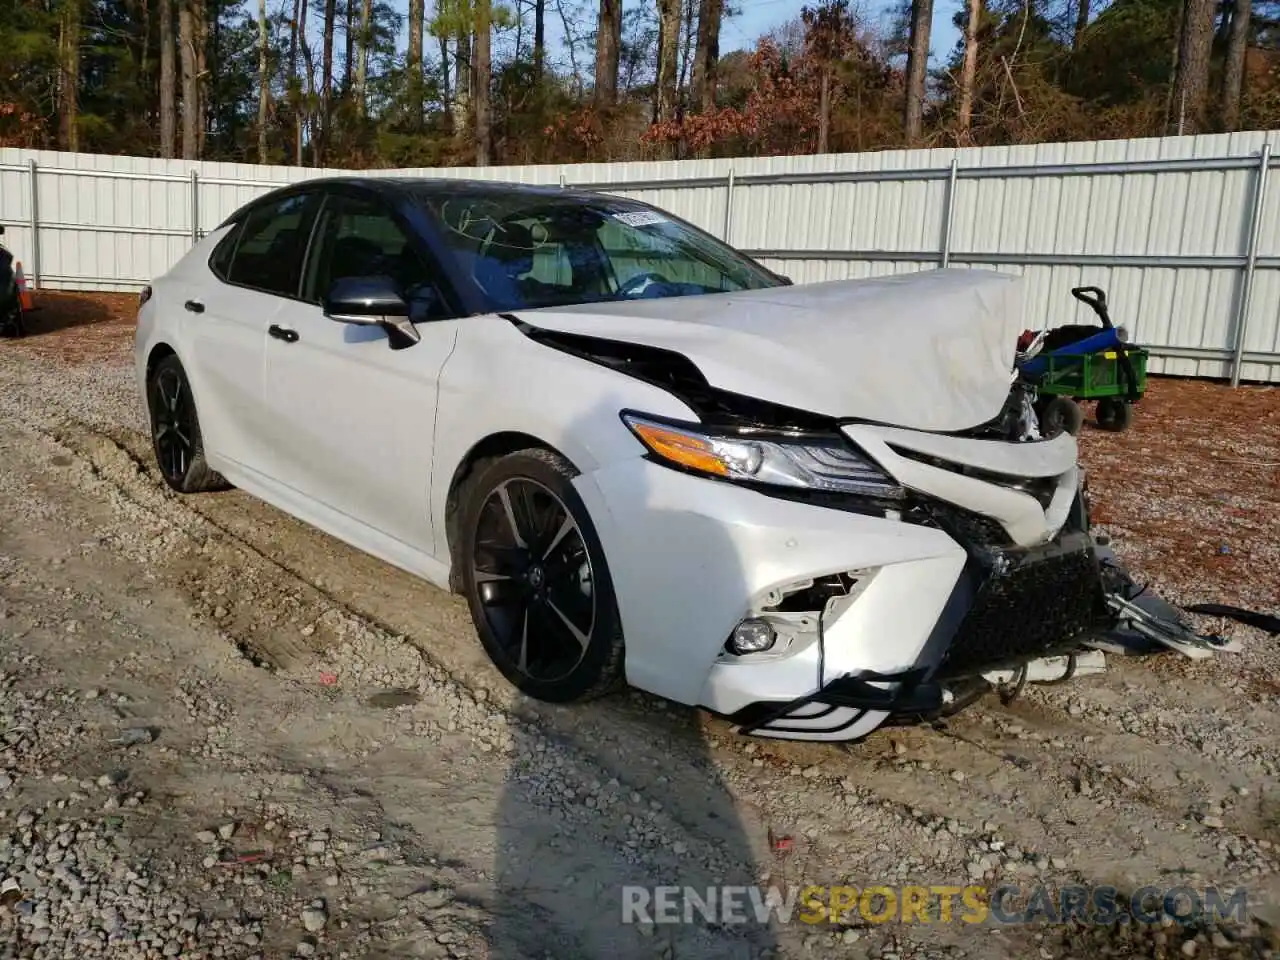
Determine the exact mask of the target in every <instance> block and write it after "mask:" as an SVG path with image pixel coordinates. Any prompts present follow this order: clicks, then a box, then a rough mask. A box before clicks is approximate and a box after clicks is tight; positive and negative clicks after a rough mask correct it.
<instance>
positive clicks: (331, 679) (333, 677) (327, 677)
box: [320, 670, 338, 687]
mask: <svg viewBox="0 0 1280 960" xmlns="http://www.w3.org/2000/svg"><path fill="white" fill-rule="evenodd" d="M320 682H321V683H323V684H324V685H325V686H326V687H332V686H333V685H334V684H335V683H337V682H338V675H337V674H336V673H328V672H326V671H324V670H321V671H320Z"/></svg>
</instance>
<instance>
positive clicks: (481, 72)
mask: <svg viewBox="0 0 1280 960" xmlns="http://www.w3.org/2000/svg"><path fill="white" fill-rule="evenodd" d="M492 18H493V14H492V11H491V10H490V8H489V0H476V40H475V56H474V58H473V62H474V64H475V69H474V71H473V73H472V80H471V100H472V103H473V104H474V105H475V116H476V166H477V167H487V166H489V156H490V153H491V152H492V146H493V143H492V140H493V128H492V123H491V117H490V113H489V85H490V84H489V81H490V76H489V68H490V63H489V44H490V38H491V35H492V32H493V23H492Z"/></svg>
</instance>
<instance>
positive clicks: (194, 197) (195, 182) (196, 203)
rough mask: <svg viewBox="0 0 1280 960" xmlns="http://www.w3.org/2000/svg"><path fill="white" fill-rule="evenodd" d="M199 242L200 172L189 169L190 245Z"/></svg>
mask: <svg viewBox="0 0 1280 960" xmlns="http://www.w3.org/2000/svg"><path fill="white" fill-rule="evenodd" d="M199 242H200V174H199V173H197V172H196V170H195V169H194V168H193V169H192V171H191V245H192V246H193V247H194V246H195V245H196V244H197V243H199Z"/></svg>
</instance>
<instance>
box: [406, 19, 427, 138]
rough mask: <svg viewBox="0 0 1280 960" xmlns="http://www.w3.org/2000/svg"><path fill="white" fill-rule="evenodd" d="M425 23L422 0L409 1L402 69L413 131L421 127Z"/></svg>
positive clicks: (410, 124)
mask: <svg viewBox="0 0 1280 960" xmlns="http://www.w3.org/2000/svg"><path fill="white" fill-rule="evenodd" d="M425 21H426V3H425V2H424V0H409V47H408V50H407V51H406V52H405V57H404V69H405V73H406V74H407V76H406V78H405V79H406V81H407V82H406V86H407V87H408V109H409V118H410V119H409V126H410V127H411V128H412V129H414V130H417V129H418V128H419V127H421V126H422V107H423V102H422V101H423V91H422V37H423V31H424V29H425Z"/></svg>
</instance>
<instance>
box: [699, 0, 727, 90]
mask: <svg viewBox="0 0 1280 960" xmlns="http://www.w3.org/2000/svg"><path fill="white" fill-rule="evenodd" d="M723 14H724V0H699V2H698V46H697V48H696V50H695V51H694V55H693V102H694V105H695V106H696V107H697V108H698V109H699V110H700V111H701V112H703V113H710V112H711V111H712V110H714V109H715V106H716V66H717V64H719V62H720V20H721V17H722V16H723Z"/></svg>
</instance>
